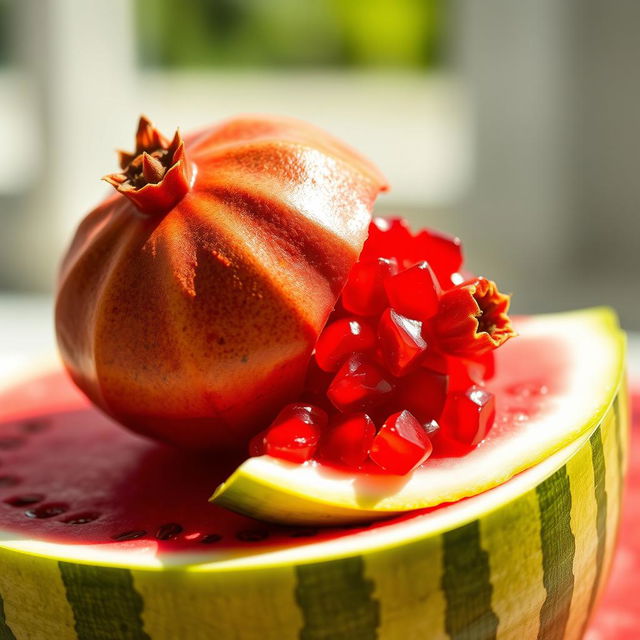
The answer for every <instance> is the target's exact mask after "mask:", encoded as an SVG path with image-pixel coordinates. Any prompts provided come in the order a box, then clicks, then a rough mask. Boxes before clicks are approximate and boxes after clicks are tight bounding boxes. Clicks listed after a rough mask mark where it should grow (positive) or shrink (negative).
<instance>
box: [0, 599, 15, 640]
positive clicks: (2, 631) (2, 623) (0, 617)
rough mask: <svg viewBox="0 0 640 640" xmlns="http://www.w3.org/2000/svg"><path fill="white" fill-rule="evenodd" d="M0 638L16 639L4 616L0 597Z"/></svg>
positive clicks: (4, 639)
mask: <svg viewBox="0 0 640 640" xmlns="http://www.w3.org/2000/svg"><path fill="white" fill-rule="evenodd" d="M0 640H16V637H15V636H14V635H13V631H11V628H10V627H9V625H8V624H7V621H6V619H5V617H4V600H3V599H2V598H0Z"/></svg>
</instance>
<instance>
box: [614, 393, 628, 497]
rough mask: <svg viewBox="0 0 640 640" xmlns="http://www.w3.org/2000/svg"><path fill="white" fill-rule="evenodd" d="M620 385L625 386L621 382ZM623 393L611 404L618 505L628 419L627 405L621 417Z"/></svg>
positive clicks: (622, 477) (621, 486)
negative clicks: (616, 466)
mask: <svg viewBox="0 0 640 640" xmlns="http://www.w3.org/2000/svg"><path fill="white" fill-rule="evenodd" d="M622 384H625V382H624V381H623V382H622ZM621 393H623V391H622V389H620V390H619V391H618V395H616V399H615V401H614V403H613V415H614V417H615V421H616V424H615V427H616V453H617V455H618V498H619V500H620V504H622V491H623V489H624V467H625V459H624V457H625V453H624V444H623V443H624V442H625V440H626V436H627V435H628V434H625V433H624V432H623V430H624V429H628V428H629V425H628V419H629V405H628V404H627V405H626V406H625V409H624V410H625V411H626V412H627V413H626V415H624V416H623V415H622V411H621V407H620V404H621V403H622V400H621V398H620V394H621Z"/></svg>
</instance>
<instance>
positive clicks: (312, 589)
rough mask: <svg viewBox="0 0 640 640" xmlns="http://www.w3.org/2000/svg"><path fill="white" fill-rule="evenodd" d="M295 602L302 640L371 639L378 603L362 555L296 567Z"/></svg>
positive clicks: (378, 608)
mask: <svg viewBox="0 0 640 640" xmlns="http://www.w3.org/2000/svg"><path fill="white" fill-rule="evenodd" d="M296 576H297V580H298V582H297V585H296V589H295V595H296V602H297V603H298V606H299V607H300V610H301V611H302V617H303V620H304V626H303V628H302V630H301V631H300V638H301V640H374V639H375V638H377V637H378V631H377V629H378V625H379V624H380V604H379V603H378V601H377V600H376V599H374V598H373V597H372V594H373V589H374V585H373V582H372V581H371V580H368V579H367V578H365V576H364V562H363V560H362V558H360V557H357V558H347V559H344V560H336V561H334V562H321V563H316V564H310V565H302V566H299V567H296Z"/></svg>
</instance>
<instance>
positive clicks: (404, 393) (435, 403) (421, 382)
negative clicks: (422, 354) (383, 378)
mask: <svg viewBox="0 0 640 640" xmlns="http://www.w3.org/2000/svg"><path fill="white" fill-rule="evenodd" d="M448 384H449V377H448V376H447V375H446V374H444V373H438V372H437V371H432V370H431V369H425V368H423V367H421V368H420V369H417V370H416V371H414V372H412V373H410V374H409V375H407V376H405V377H404V378H402V384H400V385H398V389H397V392H396V397H395V404H396V406H397V407H398V408H403V409H408V410H409V411H410V412H411V413H412V414H413V415H414V416H415V417H416V418H417V419H418V420H419V421H420V422H421V423H423V424H426V423H427V422H429V421H430V420H438V419H439V418H440V415H441V413H442V410H443V408H444V405H445V402H446V400H447V389H448Z"/></svg>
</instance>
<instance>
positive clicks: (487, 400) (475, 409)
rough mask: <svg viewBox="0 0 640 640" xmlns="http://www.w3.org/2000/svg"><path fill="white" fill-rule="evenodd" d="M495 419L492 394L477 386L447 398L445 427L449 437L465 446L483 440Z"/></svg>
mask: <svg viewBox="0 0 640 640" xmlns="http://www.w3.org/2000/svg"><path fill="white" fill-rule="evenodd" d="M495 417H496V403H495V397H494V395H493V393H491V392H490V391H487V390H486V389H483V388H481V387H478V386H473V387H469V389H467V390H465V391H462V392H459V391H458V392H455V393H452V394H451V395H450V396H449V399H448V401H447V407H446V409H445V418H444V419H445V420H446V426H447V427H448V431H449V433H450V434H451V436H452V437H453V438H454V439H455V440H457V441H458V442H460V443H462V444H465V445H470V446H473V445H476V444H478V443H479V442H481V441H482V440H484V439H485V437H486V435H487V433H488V432H489V429H490V428H491V426H492V425H493V422H494V420H495Z"/></svg>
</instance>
